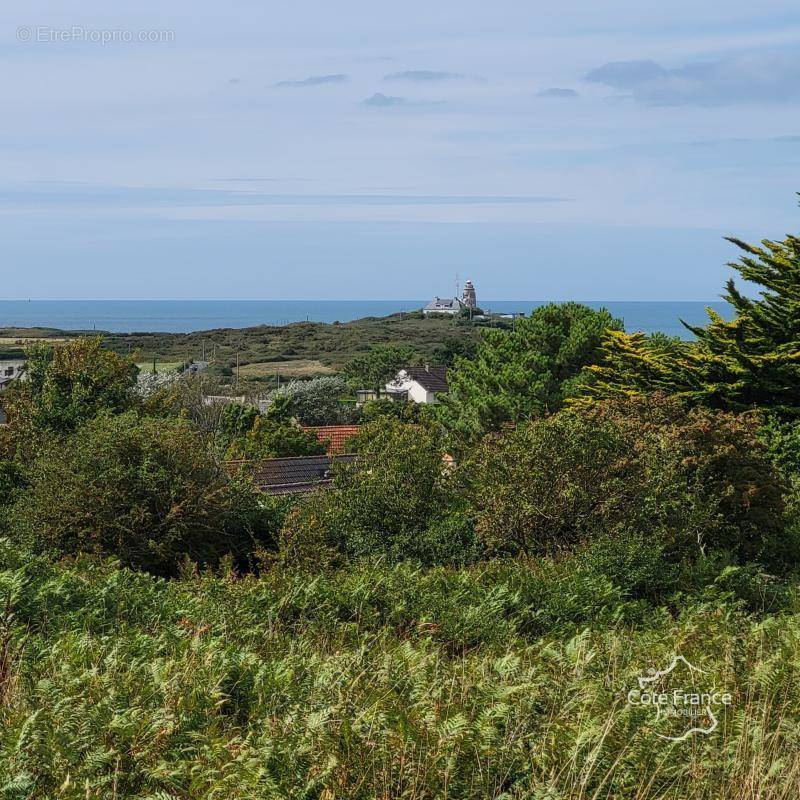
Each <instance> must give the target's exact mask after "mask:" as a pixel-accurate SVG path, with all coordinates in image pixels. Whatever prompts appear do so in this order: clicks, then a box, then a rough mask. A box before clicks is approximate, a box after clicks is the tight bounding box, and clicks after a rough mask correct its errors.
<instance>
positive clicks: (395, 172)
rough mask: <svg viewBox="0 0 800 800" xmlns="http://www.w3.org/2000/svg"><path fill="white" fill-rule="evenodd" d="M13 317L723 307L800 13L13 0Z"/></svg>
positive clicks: (784, 166) (782, 1)
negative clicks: (122, 304) (91, 302)
mask: <svg viewBox="0 0 800 800" xmlns="http://www.w3.org/2000/svg"><path fill="white" fill-rule="evenodd" d="M0 55H1V56H2V60H3V64H4V70H3V77H2V79H0V104H2V117H1V119H2V121H1V122H0V298H7V299H24V298H28V297H30V298H36V299H45V298H46V299H70V298H72V299H78V298H87V299H102V298H119V299H134V298H141V299H150V298H168V299H177V298H187V299H189V298H203V299H214V298H219V299H237V298H243V299H299V298H310V299H325V298H331V299H344V298H348V299H352V298H364V299H391V298H393V297H398V298H404V299H405V298H413V297H419V298H425V297H429V296H433V295H435V294H436V295H447V294H449V293H451V292H452V291H453V287H454V285H455V281H456V279H457V277H458V279H459V280H460V281H461V283H463V282H464V280H466V279H467V278H471V279H472V280H473V281H474V282H475V284H476V286H477V288H478V293H479V296H481V297H484V298H491V299H536V300H544V299H553V300H563V299H583V300H658V299H663V300H707V301H710V300H713V299H715V298H716V297H717V296H718V295H719V294H720V292H721V290H722V284H723V282H724V281H725V279H726V278H727V277H728V276H729V275H730V274H731V273H732V271H731V269H730V267H729V266H727V265H726V262H728V261H730V260H732V259H734V258H735V257H736V255H737V252H736V250H735V249H734V248H733V247H732V246H731V245H730V244H729V243H728V242H726V241H725V240H724V238H723V237H725V236H731V235H734V236H738V237H740V238H744V239H747V240H750V241H754V240H759V239H762V238H765V237H770V238H779V237H782V236H783V235H784V234H786V233H789V232H794V231H796V230H797V227H798V225H797V223H798V220H799V219H800V216H799V213H800V209H798V204H797V196H796V192H797V191H798V190H800V174H799V173H800V170H799V169H798V168H800V105H799V104H800V5H798V3H797V0H760V2H759V3H757V4H756V3H752V2H743V1H742V0H692V2H690V1H689V0H670V2H669V3H658V4H656V3H642V2H641V0H604V2H603V3H598V2H597V0H564V2H561V3H557V4H553V3H550V2H548V3H544V2H539V0H495V2H493V3H486V2H474V1H473V0H458V2H455V0H436V2H435V3H432V2H430V0H426V1H425V2H421V1H420V0H405V2H403V3H376V2H374V0H371V2H365V1H364V2H362V0H339V2H336V3H332V2H330V1H329V0H328V1H326V2H323V0H315V2H308V1H307V0H305V1H304V0H296V1H295V2H293V3H291V4H289V3H283V2H282V3H277V2H274V0H272V2H270V1H269V0H267V1H266V2H265V0H228V2H226V3H220V2H209V0H192V2H186V1H185V0H171V2H169V3H163V2H155V0H137V2H135V3H134V2H131V1H130V0H115V2H114V3H109V2H108V0H103V1H102V2H100V0H80V2H76V1H75V0H58V2H56V0H49V1H48V2H41V1H40V0H24V1H22V0H5V2H4V3H3V4H2V7H1V8H0Z"/></svg>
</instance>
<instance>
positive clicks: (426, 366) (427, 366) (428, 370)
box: [425, 364, 431, 372]
mask: <svg viewBox="0 0 800 800" xmlns="http://www.w3.org/2000/svg"><path fill="white" fill-rule="evenodd" d="M430 371H431V367H430V364H426V365H425V372H430Z"/></svg>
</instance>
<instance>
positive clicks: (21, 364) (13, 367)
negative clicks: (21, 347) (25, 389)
mask: <svg viewBox="0 0 800 800" xmlns="http://www.w3.org/2000/svg"><path fill="white" fill-rule="evenodd" d="M24 372H25V360H24V359H21V358H20V359H13V360H10V361H0V391H2V390H3V389H5V388H6V387H7V386H8V385H9V384H10V383H11V381H15V380H16V379H17V378H21V377H22V374H23V373H24Z"/></svg>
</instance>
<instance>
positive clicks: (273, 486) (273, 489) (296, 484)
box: [225, 455, 355, 495]
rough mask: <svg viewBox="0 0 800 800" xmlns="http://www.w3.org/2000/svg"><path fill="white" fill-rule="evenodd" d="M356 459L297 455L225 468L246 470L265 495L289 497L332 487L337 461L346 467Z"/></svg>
mask: <svg viewBox="0 0 800 800" xmlns="http://www.w3.org/2000/svg"><path fill="white" fill-rule="evenodd" d="M353 459H355V456H354V455H339V456H333V457H331V456H298V457H296V458H267V459H263V460H261V461H228V462H226V464H225V466H226V467H227V469H228V470H229V471H230V472H233V473H236V472H241V471H243V470H247V471H248V472H250V474H251V475H252V476H253V483H255V485H256V487H257V488H258V489H260V490H261V491H262V492H264V493H265V494H271V495H286V494H299V493H302V492H311V491H313V490H314V489H319V488H326V487H328V486H330V484H331V482H332V481H333V473H332V471H331V468H332V466H333V464H334V462H335V463H345V464H346V463H348V462H350V461H353Z"/></svg>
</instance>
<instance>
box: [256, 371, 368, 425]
mask: <svg viewBox="0 0 800 800" xmlns="http://www.w3.org/2000/svg"><path fill="white" fill-rule="evenodd" d="M347 391H348V387H347V381H346V380H345V379H344V378H341V377H338V376H335V375H328V376H325V377H322V378H313V379H312V380H308V381H291V382H290V383H286V384H284V385H283V386H281V387H280V388H279V389H276V390H275V391H274V392H272V394H271V395H270V397H271V398H273V399H274V398H276V397H287V398H289V401H290V404H289V410H290V412H291V414H292V416H293V417H295V418H296V419H297V420H298V421H299V422H300V423H301V424H303V425H342V424H346V423H349V422H353V421H354V420H356V419H357V418H358V410H357V409H356V408H355V406H354V405H353V404H352V403H350V404H348V403H345V402H343V401H342V396H343V395H345V394H346V393H347Z"/></svg>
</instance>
